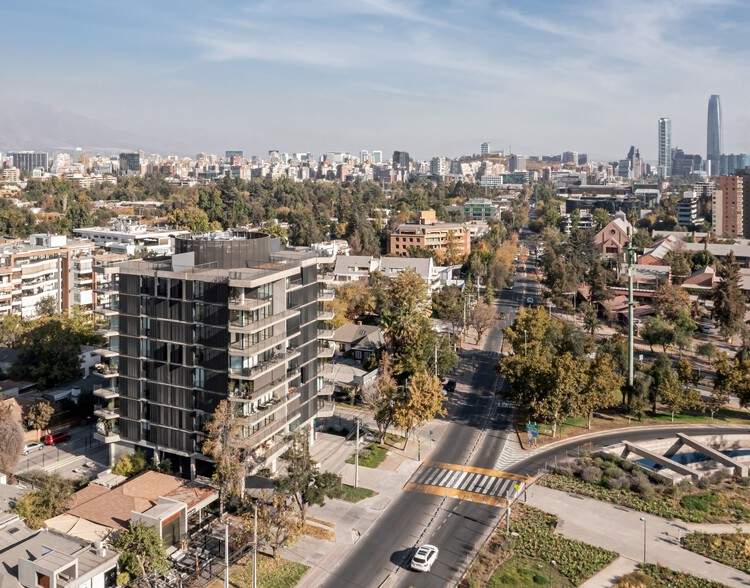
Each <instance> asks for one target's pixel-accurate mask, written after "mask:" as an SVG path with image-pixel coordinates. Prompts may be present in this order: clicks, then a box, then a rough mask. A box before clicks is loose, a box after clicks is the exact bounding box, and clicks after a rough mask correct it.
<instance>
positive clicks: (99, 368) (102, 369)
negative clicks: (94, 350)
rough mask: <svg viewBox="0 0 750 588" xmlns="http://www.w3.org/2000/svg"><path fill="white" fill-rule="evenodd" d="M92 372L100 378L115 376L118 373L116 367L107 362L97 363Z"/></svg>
mask: <svg viewBox="0 0 750 588" xmlns="http://www.w3.org/2000/svg"><path fill="white" fill-rule="evenodd" d="M93 373H95V374H96V375H97V376H100V377H102V378H116V377H117V376H119V375H120V373H119V369H118V367H117V366H116V365H110V364H109V363H97V364H96V365H95V366H94V372H93Z"/></svg>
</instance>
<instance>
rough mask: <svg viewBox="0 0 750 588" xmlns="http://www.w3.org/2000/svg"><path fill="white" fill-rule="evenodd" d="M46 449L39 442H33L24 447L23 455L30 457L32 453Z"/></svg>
mask: <svg viewBox="0 0 750 588" xmlns="http://www.w3.org/2000/svg"><path fill="white" fill-rule="evenodd" d="M42 449H44V445H42V444H41V443H39V442H37V441H32V442H31V443H27V444H26V445H24V446H23V454H24V455H28V454H29V453H32V452H33V451H41V450H42Z"/></svg>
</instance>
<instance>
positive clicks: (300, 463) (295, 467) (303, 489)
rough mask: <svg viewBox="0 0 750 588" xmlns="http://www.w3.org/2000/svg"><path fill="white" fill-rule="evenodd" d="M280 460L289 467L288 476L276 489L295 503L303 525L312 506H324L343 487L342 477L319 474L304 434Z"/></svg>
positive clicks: (327, 473)
mask: <svg viewBox="0 0 750 588" xmlns="http://www.w3.org/2000/svg"><path fill="white" fill-rule="evenodd" d="M281 459H282V460H283V462H284V465H285V466H286V475H284V476H283V477H281V478H280V479H279V480H278V481H277V488H278V489H279V490H280V491H281V492H286V493H287V494H289V495H290V496H291V497H292V498H293V499H294V502H295V503H296V504H297V508H298V509H299V514H300V517H301V519H302V523H303V524H304V522H305V519H306V517H307V509H308V507H309V506H311V505H314V504H315V505H318V506H323V505H324V504H325V501H326V499H327V498H333V497H335V496H336V494H337V493H338V491H339V488H340V487H341V476H339V475H337V474H334V473H332V472H321V471H319V470H318V468H317V467H316V463H315V461H313V459H312V458H311V457H310V448H309V446H308V444H307V435H306V433H305V432H302V434H301V435H300V434H298V435H296V436H295V437H294V438H293V439H292V445H291V447H290V448H289V449H288V450H287V451H286V453H284V455H282V456H281Z"/></svg>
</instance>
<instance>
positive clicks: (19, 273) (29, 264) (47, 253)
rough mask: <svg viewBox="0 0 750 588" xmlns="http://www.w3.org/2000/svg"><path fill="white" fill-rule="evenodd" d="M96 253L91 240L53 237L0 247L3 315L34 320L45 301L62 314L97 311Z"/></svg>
mask: <svg viewBox="0 0 750 588" xmlns="http://www.w3.org/2000/svg"><path fill="white" fill-rule="evenodd" d="M93 250H94V244H93V243H91V242H90V241H85V240H76V239H68V238H67V237H65V235H50V234H35V235H31V236H30V237H29V239H28V240H27V241H8V242H6V243H3V244H0V315H3V314H11V313H12V314H18V315H19V316H22V317H24V318H34V317H36V316H37V304H39V302H41V301H42V300H44V299H45V298H52V299H53V300H54V302H55V308H56V309H57V311H58V312H69V311H70V310H71V309H72V308H73V307H74V306H80V307H81V308H84V309H93V304H94V294H93V261H92V254H93Z"/></svg>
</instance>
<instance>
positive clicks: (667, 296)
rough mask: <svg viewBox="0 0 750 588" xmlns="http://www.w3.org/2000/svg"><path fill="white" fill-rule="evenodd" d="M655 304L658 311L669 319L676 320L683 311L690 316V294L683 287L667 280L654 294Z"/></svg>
mask: <svg viewBox="0 0 750 588" xmlns="http://www.w3.org/2000/svg"><path fill="white" fill-rule="evenodd" d="M654 306H655V307H656V310H657V312H658V313H659V314H660V315H661V316H663V317H664V318H666V319H667V320H668V321H674V320H675V318H676V317H678V316H679V315H680V314H681V313H683V311H687V313H688V316H690V307H691V302H690V296H689V295H688V293H687V292H686V291H685V290H684V289H683V288H678V287H676V286H673V285H672V284H670V283H669V282H665V283H664V284H662V285H661V286H659V289H658V290H657V291H656V294H655V295H654Z"/></svg>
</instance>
